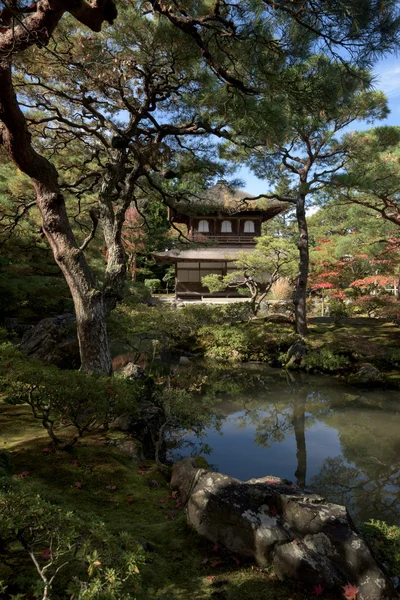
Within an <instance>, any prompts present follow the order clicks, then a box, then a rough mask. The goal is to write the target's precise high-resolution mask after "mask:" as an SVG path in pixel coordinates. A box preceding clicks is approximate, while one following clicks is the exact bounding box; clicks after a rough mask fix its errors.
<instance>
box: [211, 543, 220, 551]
mask: <svg viewBox="0 0 400 600" xmlns="http://www.w3.org/2000/svg"><path fill="white" fill-rule="evenodd" d="M218 550H219V545H218V544H214V546H213V547H212V548H211V552H218Z"/></svg>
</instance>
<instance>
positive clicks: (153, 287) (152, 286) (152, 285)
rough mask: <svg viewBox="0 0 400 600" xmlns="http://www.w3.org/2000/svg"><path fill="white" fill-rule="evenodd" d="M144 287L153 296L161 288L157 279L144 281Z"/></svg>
mask: <svg viewBox="0 0 400 600" xmlns="http://www.w3.org/2000/svg"><path fill="white" fill-rule="evenodd" d="M144 285H145V286H146V287H147V288H148V289H149V290H150V291H151V293H152V294H154V292H156V291H157V290H159V289H160V288H161V281H160V280H159V279H145V280H144Z"/></svg>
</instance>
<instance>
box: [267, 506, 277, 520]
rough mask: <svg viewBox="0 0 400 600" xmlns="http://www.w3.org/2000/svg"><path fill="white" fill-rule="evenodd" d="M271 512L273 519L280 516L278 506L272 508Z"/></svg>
mask: <svg viewBox="0 0 400 600" xmlns="http://www.w3.org/2000/svg"><path fill="white" fill-rule="evenodd" d="M269 512H270V513H271V516H272V517H276V516H277V514H278V509H277V508H276V506H271V508H270V509H269Z"/></svg>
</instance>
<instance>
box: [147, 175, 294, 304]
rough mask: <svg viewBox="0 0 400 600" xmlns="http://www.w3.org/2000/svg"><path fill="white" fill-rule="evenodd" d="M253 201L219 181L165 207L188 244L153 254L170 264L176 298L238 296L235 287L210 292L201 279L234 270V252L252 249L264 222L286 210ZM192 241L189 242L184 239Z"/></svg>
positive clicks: (275, 204) (277, 205) (275, 203)
mask: <svg viewBox="0 0 400 600" xmlns="http://www.w3.org/2000/svg"><path fill="white" fill-rule="evenodd" d="M262 206H263V207H262V208H260V203H259V202H257V201H256V200H253V196H251V195H250V194H247V193H246V192H244V191H243V190H238V189H236V188H233V187H231V186H229V185H228V184H227V183H226V182H224V181H219V182H218V183H217V184H216V185H214V186H213V187H212V188H210V189H208V190H206V191H204V192H203V193H202V194H200V195H199V196H197V197H195V198H193V199H191V200H190V201H188V202H179V203H178V204H176V205H175V206H173V207H172V208H170V209H169V219H170V221H171V223H176V224H184V225H185V226H186V230H187V232H188V235H187V237H188V240H189V241H188V243H187V244H185V245H184V247H183V248H180V249H174V250H168V251H166V252H158V253H155V254H153V257H154V258H155V260H156V261H157V262H160V263H168V264H174V265H175V293H176V296H177V297H178V298H202V297H209V296H220V297H229V296H231V297H233V296H240V294H239V293H238V291H237V290H235V289H227V290H225V292H220V293H216V294H210V292H209V290H208V289H207V288H205V287H203V286H202V284H201V279H202V277H204V276H205V275H209V274H210V273H217V274H218V275H225V274H226V273H228V272H229V271H230V270H235V266H234V261H235V259H236V258H237V255H238V252H243V251H244V252H253V251H254V248H255V245H256V239H257V237H259V236H260V235H261V225H262V223H263V222H264V221H268V220H269V219H272V217H274V216H276V215H278V214H279V213H281V212H283V211H285V210H286V209H287V207H286V205H283V204H282V203H279V202H268V203H266V201H265V200H264V201H263V204H262ZM190 242H192V243H190Z"/></svg>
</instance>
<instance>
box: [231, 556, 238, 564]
mask: <svg viewBox="0 0 400 600" xmlns="http://www.w3.org/2000/svg"><path fill="white" fill-rule="evenodd" d="M232 560H234V561H235V563H236V564H237V565H238V566H239V565H240V560H239V559H238V558H236V556H232Z"/></svg>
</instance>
